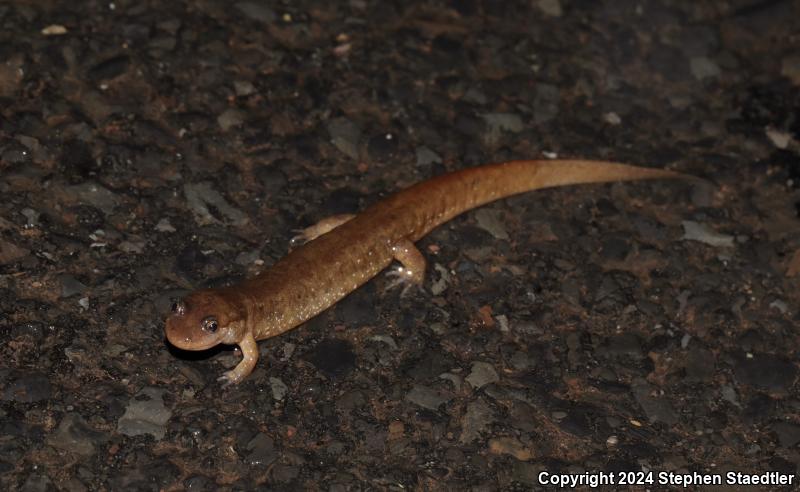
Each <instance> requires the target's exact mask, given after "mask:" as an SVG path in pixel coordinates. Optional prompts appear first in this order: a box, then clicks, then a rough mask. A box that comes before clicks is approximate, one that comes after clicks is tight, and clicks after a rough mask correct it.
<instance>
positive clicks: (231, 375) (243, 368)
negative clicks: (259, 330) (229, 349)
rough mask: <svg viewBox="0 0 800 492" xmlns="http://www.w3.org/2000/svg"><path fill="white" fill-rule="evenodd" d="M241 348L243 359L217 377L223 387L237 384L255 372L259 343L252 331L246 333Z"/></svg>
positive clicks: (240, 343) (240, 344)
mask: <svg viewBox="0 0 800 492" xmlns="http://www.w3.org/2000/svg"><path fill="white" fill-rule="evenodd" d="M239 348H240V349H241V350H242V360H241V362H239V364H237V365H236V367H234V368H233V369H231V370H230V371H226V372H225V373H224V374H223V375H222V376H220V377H219V378H217V381H220V382H222V387H223V388H224V387H226V386H230V385H232V384H237V383H238V382H239V381H241V380H242V379H244V378H245V377H247V375H248V374H250V373H251V372H253V368H254V367H255V366H256V361H257V360H258V345H257V344H256V339H255V338H253V335H252V334H251V333H248V334H247V335H245V337H244V338H243V339H242V341H241V342H239Z"/></svg>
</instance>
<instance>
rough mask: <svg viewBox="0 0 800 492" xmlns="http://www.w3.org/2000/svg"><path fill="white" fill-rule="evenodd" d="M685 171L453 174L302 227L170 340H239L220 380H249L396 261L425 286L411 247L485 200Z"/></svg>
mask: <svg viewBox="0 0 800 492" xmlns="http://www.w3.org/2000/svg"><path fill="white" fill-rule="evenodd" d="M687 177H690V176H687V175H685V174H681V173H678V172H674V171H669V170H664V169H653V168H645V167H637V166H631V165H626V164H619V163H614V162H605V161H587V160H523V161H511V162H503V163H498V164H489V165H484V166H477V167H472V168H467V169H463V170H460V171H455V172H451V173H449V174H444V175H441V176H438V177H434V178H432V179H429V180H427V181H423V182H421V183H418V184H416V185H413V186H411V187H409V188H407V189H405V190H402V191H399V192H397V193H395V194H394V195H392V196H389V197H388V198H386V199H384V200H382V201H379V202H378V203H376V204H374V205H372V206H370V207H369V208H367V209H366V210H364V211H363V212H361V213H360V214H358V215H338V216H334V217H331V218H328V219H326V220H323V221H322V222H320V223H318V224H317V225H315V226H312V227H309V228H307V229H305V230H304V234H303V235H302V238H304V239H307V240H308V242H306V243H305V244H303V245H302V246H300V247H299V248H297V249H294V250H293V251H291V252H290V253H289V254H288V255H286V256H285V257H283V258H282V259H280V260H279V261H278V262H276V263H275V265H273V266H272V267H271V268H269V269H268V270H266V271H264V272H263V273H260V274H259V275H257V276H255V277H253V278H250V279H248V280H245V281H243V282H241V283H239V284H237V285H233V286H229V287H222V288H214V289H202V290H196V291H194V292H192V293H190V294H189V295H188V296H186V297H185V298H183V299H182V300H180V301H177V302H175V303H173V304H172V310H171V311H172V312H171V313H170V314H169V315H168V317H167V319H166V326H165V332H166V337H167V340H168V341H169V342H170V343H171V344H172V345H174V346H176V347H178V348H180V349H184V350H204V349H208V348H211V347H213V346H215V345H217V344H237V345H238V346H239V347H240V349H241V351H242V360H241V361H240V362H239V364H238V365H237V366H236V367H235V368H234V369H232V370H229V371H227V372H225V373H224V374H223V375H222V376H221V377H220V378H219V380H220V381H221V382H222V383H223V384H224V385H226V386H227V385H229V384H235V383H238V382H240V381H241V380H242V379H243V378H245V377H246V376H247V375H248V374H250V372H252V370H253V368H254V367H255V365H256V361H257V360H258V347H257V345H256V341H257V340H263V339H266V338H270V337H274V336H276V335H280V334H281V333H284V332H286V331H288V330H291V329H292V328H295V327H297V326H298V325H300V324H302V323H303V322H305V321H306V320H308V319H310V318H312V317H314V316H316V315H317V314H319V313H321V312H322V311H324V310H326V309H327V308H329V307H330V306H332V305H334V304H335V303H336V302H338V301H339V300H341V299H342V298H344V297H345V296H347V295H348V294H349V293H350V292H353V291H354V290H356V289H357V288H358V287H359V286H361V285H363V284H364V283H366V282H367V281H368V280H370V279H371V278H372V277H374V276H375V275H377V274H378V273H379V272H381V271H382V270H383V269H385V268H386V267H388V266H389V265H390V264H391V263H392V261H393V260H398V261H399V263H400V267H399V268H398V269H397V270H396V271H395V275H397V276H398V277H399V279H400V280H401V281H403V282H405V284H406V285H417V286H421V284H422V283H423V280H424V277H425V266H426V263H425V258H424V257H423V255H422V253H420V251H419V250H418V249H417V248H416V246H415V245H414V243H415V242H416V241H418V240H419V239H420V238H422V237H423V236H424V235H425V234H427V233H428V232H429V231H431V230H432V229H433V228H435V227H437V226H439V225H441V224H443V223H445V222H447V221H448V220H450V219H452V218H453V217H455V216H457V215H459V214H461V213H463V212H465V211H467V210H470V209H472V208H475V207H479V206H481V205H484V204H486V203H489V202H492V201H494V200H498V199H501V198H504V197H508V196H511V195H516V194H519V193H524V192H527V191H532V190H537V189H541V188H548V187H554V186H566V185H575V184H582V183H602V182H611V181H633V180H646V179H675V178H687Z"/></svg>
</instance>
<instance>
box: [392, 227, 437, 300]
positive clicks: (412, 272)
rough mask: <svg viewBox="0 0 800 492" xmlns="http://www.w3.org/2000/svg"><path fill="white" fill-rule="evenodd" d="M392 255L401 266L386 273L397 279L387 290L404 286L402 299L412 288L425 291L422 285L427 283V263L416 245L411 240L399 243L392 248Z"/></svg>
mask: <svg viewBox="0 0 800 492" xmlns="http://www.w3.org/2000/svg"><path fill="white" fill-rule="evenodd" d="M392 255H393V256H394V259H395V260H397V261H399V262H400V266H399V267H397V268H395V269H393V270H390V271H389V272H387V273H386V275H388V276H391V277H395V279H394V280H393V281H392V283H390V284H389V285H388V286H386V289H385V290H390V289H394V288H395V287H399V286H403V290H402V291H401V293H400V296H401V297H404V296H405V295H406V294H408V292H409V290H410V289H411V288H412V287H416V288H418V289H420V290H424V289H423V286H422V285H423V283H424V282H425V268H426V265H427V262H426V261H425V257H424V256H422V253H420V251H419V249H417V247H416V246H414V243H413V242H411V240H409V239H401V240H399V241H397V242H396V243H395V244H394V245H393V246H392Z"/></svg>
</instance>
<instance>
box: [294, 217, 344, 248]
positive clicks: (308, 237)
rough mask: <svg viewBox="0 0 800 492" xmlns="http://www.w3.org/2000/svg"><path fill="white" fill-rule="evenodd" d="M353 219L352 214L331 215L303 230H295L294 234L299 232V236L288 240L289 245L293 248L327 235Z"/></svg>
mask: <svg viewBox="0 0 800 492" xmlns="http://www.w3.org/2000/svg"><path fill="white" fill-rule="evenodd" d="M353 217H355V215H354V214H340V215H331V216H330V217H325V218H324V219H322V220H320V221H319V222H317V223H316V224H314V225H312V226H309V227H306V228H305V229H295V230H294V232H299V234H298V235H296V236H294V237H293V238H292V239H290V240H289V245H290V246H291V247H295V246H300V245H301V244H304V243H307V242H309V241H313V240H314V239H316V238H318V237H320V236H321V235H323V234H327V233H329V232H331V231H332V230H334V229H336V228H337V227H339V226H340V225H342V224H344V223H345V222H348V221H349V220H350V219H352V218H353Z"/></svg>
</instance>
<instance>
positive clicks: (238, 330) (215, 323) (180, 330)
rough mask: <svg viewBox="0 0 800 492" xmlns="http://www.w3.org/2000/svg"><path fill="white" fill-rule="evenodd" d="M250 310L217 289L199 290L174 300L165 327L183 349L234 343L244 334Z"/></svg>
mask: <svg viewBox="0 0 800 492" xmlns="http://www.w3.org/2000/svg"><path fill="white" fill-rule="evenodd" d="M246 313H247V311H246V310H245V309H244V306H242V305H241V302H237V301H236V300H235V299H233V298H232V297H231V296H229V295H224V294H223V293H222V292H220V291H215V290H198V291H195V292H192V293H191V294H189V295H188V296H187V297H186V298H184V299H183V300H181V301H177V302H175V303H173V304H172V313H170V315H169V316H168V317H167V324H166V327H165V329H164V331H165V332H166V335H167V340H169V343H171V344H172V345H174V346H176V347H178V348H180V349H183V350H205V349H208V348H211V347H213V346H215V345H217V344H220V343H228V344H234V343H238V342H239V340H241V338H242V337H243V336H244V332H245V321H246V318H247V317H246Z"/></svg>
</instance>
